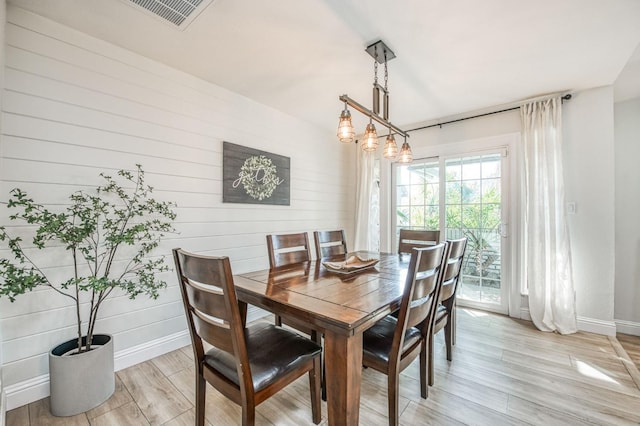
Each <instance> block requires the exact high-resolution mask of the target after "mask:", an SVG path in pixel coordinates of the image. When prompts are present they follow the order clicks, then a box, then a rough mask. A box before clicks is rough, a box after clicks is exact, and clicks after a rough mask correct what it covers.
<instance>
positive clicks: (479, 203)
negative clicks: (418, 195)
mask: <svg viewBox="0 0 640 426" xmlns="http://www.w3.org/2000/svg"><path fill="white" fill-rule="evenodd" d="M501 162H502V157H501V155H500V153H495V154H494V153H492V154H487V155H476V156H466V157H457V158H448V159H446V160H445V170H446V172H445V178H444V179H445V182H446V188H447V194H446V196H445V212H446V213H445V233H446V237H447V238H448V239H454V238H461V237H463V236H465V237H467V251H466V254H465V261H464V264H463V270H462V278H461V283H460V287H459V288H458V297H459V298H460V299H463V300H468V301H470V302H477V303H481V304H493V305H499V306H503V305H505V303H506V301H504V300H503V291H502V282H501V278H502V263H501V252H502V244H501V243H502V237H501V235H500V224H501V218H502V200H501V191H500V188H501V183H502V182H501ZM472 304H474V303H472ZM505 306H506V305H505ZM498 310H502V309H498Z"/></svg>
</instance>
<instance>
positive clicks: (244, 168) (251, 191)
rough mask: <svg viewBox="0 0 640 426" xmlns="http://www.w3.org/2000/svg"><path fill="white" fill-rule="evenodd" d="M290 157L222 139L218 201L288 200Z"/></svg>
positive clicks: (280, 202)
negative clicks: (220, 182)
mask: <svg viewBox="0 0 640 426" xmlns="http://www.w3.org/2000/svg"><path fill="white" fill-rule="evenodd" d="M290 163H291V161H290V158H289V157H284V156H282V155H277V154H272V153H270V152H266V151H260V150H258V149H253V148H248V147H246V146H242V145H236V144H233V143H231V142H223V143H222V202H224V203H245V204H247V203H248V204H275V205H283V206H288V205H289V203H290V179H289V177H290Z"/></svg>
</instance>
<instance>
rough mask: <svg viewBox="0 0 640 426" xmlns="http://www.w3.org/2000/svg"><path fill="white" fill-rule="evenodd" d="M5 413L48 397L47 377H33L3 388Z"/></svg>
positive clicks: (46, 375)
mask: <svg viewBox="0 0 640 426" xmlns="http://www.w3.org/2000/svg"><path fill="white" fill-rule="evenodd" d="M4 391H5V394H6V398H7V411H9V410H13V409H14V408H18V407H22V406H23V405H27V404H29V403H31V402H33V401H37V400H39V399H42V398H46V397H48V396H49V375H48V374H43V375H42V376H38V377H34V378H32V379H28V380H24V381H22V382H20V383H16V384H14V385H10V386H7V387H6V388H4Z"/></svg>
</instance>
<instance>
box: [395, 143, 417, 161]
mask: <svg viewBox="0 0 640 426" xmlns="http://www.w3.org/2000/svg"><path fill="white" fill-rule="evenodd" d="M412 161H413V154H412V153H411V147H410V146H409V144H408V143H407V139H406V138H405V140H404V143H403V144H402V148H400V156H399V157H398V163H410V162H412Z"/></svg>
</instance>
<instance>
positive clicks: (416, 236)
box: [398, 229, 440, 254]
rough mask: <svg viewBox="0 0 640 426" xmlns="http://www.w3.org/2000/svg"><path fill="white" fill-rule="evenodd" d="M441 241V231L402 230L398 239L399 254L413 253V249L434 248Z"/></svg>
mask: <svg viewBox="0 0 640 426" xmlns="http://www.w3.org/2000/svg"><path fill="white" fill-rule="evenodd" d="M439 241H440V231H425V230H417V229H401V230H400V237H399V238H398V254H403V253H411V249H413V248H421V247H429V246H433V245H436V244H438V242H439Z"/></svg>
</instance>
